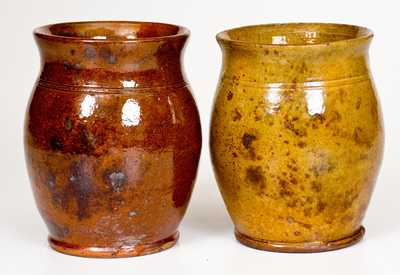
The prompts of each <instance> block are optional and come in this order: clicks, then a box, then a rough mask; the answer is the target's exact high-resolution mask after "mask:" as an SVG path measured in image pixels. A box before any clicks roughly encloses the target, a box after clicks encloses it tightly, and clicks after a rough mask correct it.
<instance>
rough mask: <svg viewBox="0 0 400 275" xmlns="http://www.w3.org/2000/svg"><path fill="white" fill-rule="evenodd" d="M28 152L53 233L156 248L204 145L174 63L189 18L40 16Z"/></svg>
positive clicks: (82, 248)
mask: <svg viewBox="0 0 400 275" xmlns="http://www.w3.org/2000/svg"><path fill="white" fill-rule="evenodd" d="M34 36H35V39H36V42H37V44H38V46H39V50H40V54H41V61H42V66H41V73H40V77H39V79H38V81H37V83H36V85H35V87H34V90H33V94H32V97H31V99H30V102H29V105H28V110H27V115H26V121H25V136H24V139H25V152H26V162H27V167H28V172H29V176H30V179H31V183H32V188H33V192H34V196H35V199H36V203H37V206H38V208H39V211H40V213H41V215H42V217H43V219H44V221H45V222H46V224H47V226H48V229H49V231H50V235H49V242H50V245H51V246H52V247H53V248H54V249H55V250H58V251H60V252H64V253H67V254H72V255H79V256H87V257H124V256H137V255H144V254H149V253H154V252H158V251H160V250H163V249H166V248H169V247H171V246H172V245H174V244H175V242H176V241H177V238H178V232H177V227H178V225H179V223H180V221H181V219H182V216H183V214H184V212H185V210H186V207H187V204H188V201H189V198H190V195H191V191H192V187H193V183H194V180H195V177H196V171H197V165H198V161H199V156H200V150H201V131H200V121H199V115H198V111H197V108H196V105H195V101H194V99H193V97H192V95H191V92H190V88H189V86H188V83H187V81H186V79H185V77H184V73H183V71H182V67H181V59H182V50H183V47H184V46H185V43H186V40H187V38H188V36H189V31H188V30H187V29H186V28H183V27H179V26H175V25H169V24H160V23H145V22H77V23H62V24H55V25H49V26H44V27H40V28H38V29H36V30H35V32H34Z"/></svg>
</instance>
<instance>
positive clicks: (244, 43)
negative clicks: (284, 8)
mask: <svg viewBox="0 0 400 275" xmlns="http://www.w3.org/2000/svg"><path fill="white" fill-rule="evenodd" d="M334 30H341V32H338V33H337V32H335V31H334ZM274 31H276V34H277V35H276V36H273V35H272V34H273V32H274ZM251 32H253V34H256V35H257V37H258V39H260V35H262V34H264V35H266V34H269V35H271V36H270V37H269V38H271V40H270V41H269V42H268V41H257V39H254V38H253V40H252V39H251V38H250V39H248V38H247V39H246V38H241V37H240V35H243V34H247V35H251ZM294 34H296V35H298V34H315V35H317V34H328V35H331V36H334V35H337V36H341V37H339V39H327V40H325V41H318V42H316V43H314V42H312V40H309V43H307V41H306V40H304V41H303V43H290V42H289V43H287V41H286V35H294ZM373 36H374V34H373V32H372V30H370V29H368V28H366V27H362V26H357V25H350V24H338V23H306V22H304V23H303V22H302V23H273V24H259V25H248V26H242V27H237V28H232V29H227V30H224V31H221V32H219V33H218V34H217V35H216V39H217V41H218V42H219V43H221V44H227V45H232V46H238V47H244V48H246V47H257V48H270V47H272V48H281V49H283V48H301V47H303V48H304V47H320V46H329V45H340V44H343V43H352V42H357V41H365V40H370V39H371V38H372V37H373ZM248 37H249V36H248ZM273 38H278V39H277V40H276V41H274V39H273ZM279 39H280V40H279Z"/></svg>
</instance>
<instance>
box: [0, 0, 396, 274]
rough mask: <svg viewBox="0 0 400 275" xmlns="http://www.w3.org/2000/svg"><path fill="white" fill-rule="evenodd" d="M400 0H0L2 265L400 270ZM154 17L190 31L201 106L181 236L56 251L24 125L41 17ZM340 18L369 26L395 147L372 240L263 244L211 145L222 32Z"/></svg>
mask: <svg viewBox="0 0 400 275" xmlns="http://www.w3.org/2000/svg"><path fill="white" fill-rule="evenodd" d="M398 2H399V1H397V0H393V1H384V0H381V1H367V0H364V1H355V0H347V1H340V0H334V1H333V0H325V1H323V0H318V1H306V0H297V1H287V0H278V1H272V0H270V1H261V0H260V1H251V0H242V1H233V0H230V1H229V0H227V1H221V0H219V1H217V0H215V1H206V0H203V1H200V0H197V1H190V0H186V1H173V0H163V1H153V0H140V1H134V0H126V1H122V0H107V1H99V0H97V1H82V0H81V1H79V0H64V1H61V0H57V1H55V0H53V1H51V0H46V1H25V2H23V1H21V0H0V30H1V32H0V35H1V38H0V122H1V123H0V146H1V147H0V176H1V181H0V274H2V275H13V274H34V275H36V274H51V275H53V274H60V275H61V274H79V275H80V274H96V275H102V274H113V275H117V274H160V273H163V274H174V275H179V274H261V273H262V274H294V273H296V274H307V275H313V274H340V275H347V274H349V275H357V274H360V275H361V274H362V275H367V274H374V275H376V274H379V275H381V274H396V275H398V274H400V258H399V257H400V252H399V247H400V200H399V193H400V187H399V182H398V179H399V172H400V169H399V168H400V167H399V158H398V155H399V154H400V142H399V140H400V125H399V120H400V108H399V107H398V106H399V102H400V89H399V79H400V56H399V55H400V32H399V30H400V14H399V11H400V6H399V4H398ZM105 19H115V20H145V21H161V22H169V23H175V24H180V25H184V26H186V27H188V28H189V29H190V30H191V32H192V35H191V39H190V41H189V44H188V47H187V50H186V54H185V68H186V72H187V76H188V78H189V81H190V83H191V84H192V87H193V91H194V95H195V97H196V99H197V103H198V107H199V109H200V113H201V119H202V127H203V151H202V159H201V163H200V170H199V174H198V179H197V182H196V187H195V190H194V193H193V197H192V200H191V203H190V206H189V209H188V212H187V214H186V216H185V219H184V221H183V223H182V225H181V226H180V231H181V238H180V240H179V243H178V245H177V246H175V247H174V248H172V249H169V250H167V251H164V252H162V253H158V254H153V255H149V256H144V257H137V258H128V259H106V260H104V259H103V260H102V259H85V258H78V257H71V256H66V255H63V254H59V253H56V252H54V251H52V250H51V249H50V248H49V247H48V245H47V240H46V238H47V229H46V228H45V226H44V223H43V222H42V220H41V218H40V217H39V214H38V212H37V210H36V207H35V205H34V202H33V196H32V194H31V189H30V184H29V181H28V177H27V174H26V170H25V162H24V154H23V147H22V125H23V117H24V113H25V107H26V103H27V100H28V97H29V95H30V92H31V89H32V86H33V83H34V81H35V78H36V77H37V75H38V70H39V56H38V51H37V48H36V45H35V43H34V41H33V38H32V34H31V32H32V29H33V28H34V27H36V26H39V25H44V24H49V23H55V22H62V21H71V20H75V21H77V20H105ZM307 21H308V22H311V21H314V22H338V23H349V24H358V25H364V26H367V27H370V28H371V29H373V31H374V32H375V38H374V40H373V43H372V47H371V50H370V53H371V68H372V72H373V75H374V78H375V82H376V86H377V88H378V93H379V96H380V99H381V104H382V108H383V112H384V119H385V128H386V146H385V157H384V162H383V166H382V169H381V173H380V176H379V180H378V182H377V187H376V189H375V193H374V196H373V199H372V202H371V204H370V207H369V209H368V213H367V216H366V219H365V221H364V225H365V226H366V229H367V233H366V236H365V238H364V240H363V241H362V242H361V243H359V244H357V245H355V246H353V247H350V248H347V249H343V250H340V251H334V252H328V253H318V254H281V253H270V252H263V251H258V250H254V249H251V248H247V247H245V246H242V245H240V244H239V243H238V242H236V240H235V239H234V237H233V234H232V230H233V226H232V224H231V221H230V219H229V217H228V215H227V212H226V211H225V207H224V205H223V202H222V199H221V196H220V194H219V192H218V189H217V186H216V183H215V180H214V177H213V174H212V169H211V166H210V159H209V151H208V129H209V117H210V111H211V103H212V99H213V96H214V91H215V87H216V83H217V79H218V75H219V68H220V63H221V54H220V50H219V48H218V45H217V43H216V42H215V38H214V37H215V34H216V33H217V32H219V31H221V30H224V29H227V28H231V27H236V26H240V25H250V24H261V23H271V22H307Z"/></svg>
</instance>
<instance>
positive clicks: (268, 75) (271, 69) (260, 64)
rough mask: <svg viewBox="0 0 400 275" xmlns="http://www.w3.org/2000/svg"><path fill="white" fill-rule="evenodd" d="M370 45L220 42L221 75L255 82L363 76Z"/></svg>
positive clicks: (365, 71) (293, 81) (363, 42)
mask: <svg viewBox="0 0 400 275" xmlns="http://www.w3.org/2000/svg"><path fill="white" fill-rule="evenodd" d="M369 44H370V39H368V40H363V41H351V42H348V43H336V44H335V43H333V44H331V45H329V44H321V45H302V46H289V47H286V46H266V47H262V46H248V45H246V46H243V45H240V46H236V45H232V44H224V43H223V42H220V45H221V48H222V52H223V66H222V77H223V78H232V79H233V80H236V81H241V82H249V83H258V84H266V83H305V82H312V81H330V80H342V79H351V78H353V77H355V78H357V77H362V76H366V75H368V74H369V65H368V48H369ZM238 68H240V69H239V70H238Z"/></svg>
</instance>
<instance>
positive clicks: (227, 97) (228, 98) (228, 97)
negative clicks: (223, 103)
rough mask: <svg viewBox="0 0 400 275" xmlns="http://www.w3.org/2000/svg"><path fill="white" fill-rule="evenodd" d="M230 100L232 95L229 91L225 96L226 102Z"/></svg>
mask: <svg viewBox="0 0 400 275" xmlns="http://www.w3.org/2000/svg"><path fill="white" fill-rule="evenodd" d="M232 98H233V93H232V92H231V91H229V92H228V95H227V96H226V99H227V100H228V101H230V100H232Z"/></svg>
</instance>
